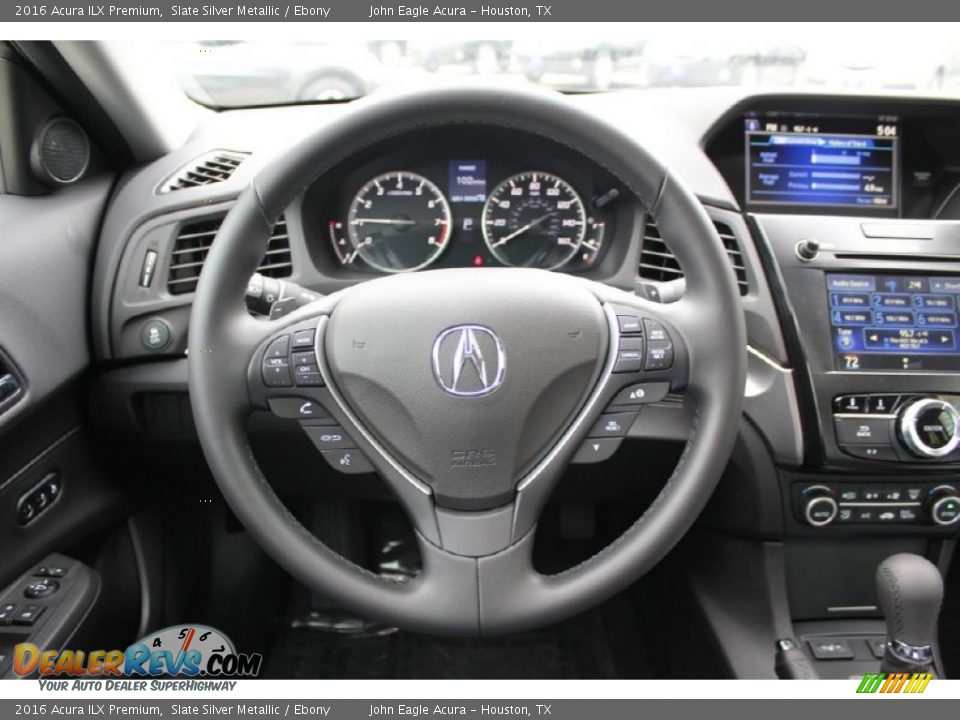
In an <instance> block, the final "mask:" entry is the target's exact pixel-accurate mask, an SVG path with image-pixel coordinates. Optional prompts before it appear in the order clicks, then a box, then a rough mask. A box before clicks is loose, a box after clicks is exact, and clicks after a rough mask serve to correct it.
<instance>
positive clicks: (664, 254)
mask: <svg viewBox="0 0 960 720" xmlns="http://www.w3.org/2000/svg"><path fill="white" fill-rule="evenodd" d="M713 225H714V227H715V228H716V229H717V234H718V235H720V240H721V241H722V242H723V247H724V249H725V250H726V251H727V258H728V259H729V260H730V267H731V269H732V270H733V273H734V275H735V276H736V278H737V286H738V287H739V288H740V294H741V295H746V294H747V293H748V292H750V285H749V283H748V282H747V269H746V266H745V265H744V263H743V254H742V253H741V252H740V245H739V243H738V242H737V236H736V235H735V234H734V232H733V228H731V227H730V226H729V225H727V224H726V223H724V222H720V221H719V220H714V221H713ZM640 277H641V278H643V279H644V280H653V281H656V282H669V281H670V280H678V279H680V278H682V277H683V270H682V269H681V268H680V263H679V262H677V258H676V256H675V255H674V254H673V252H672V251H671V250H670V248H669V247H667V244H666V242H664V240H663V238H662V237H661V236H660V229H659V228H658V227H657V224H656V223H655V222H654V220H653V218H651V217H647V219H646V222H645V224H644V228H643V243H642V245H641V247H640Z"/></svg>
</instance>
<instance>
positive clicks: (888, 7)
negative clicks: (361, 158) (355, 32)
mask: <svg viewBox="0 0 960 720" xmlns="http://www.w3.org/2000/svg"><path fill="white" fill-rule="evenodd" d="M958 19H960V3H945V2H943V0H911V2H909V3H903V2H896V3H895V2H889V1H885V2H878V1H876V0H874V1H871V0H805V2H803V3H789V2H782V1H781V2H773V1H772V0H725V1H724V2H718V1H717V0H670V1H669V2H651V1H650V0H646V1H633V2H629V1H627V0H539V1H538V2H536V3H531V2H526V1H525V0H515V1H513V2H510V1H508V2H474V1H472V0H469V1H463V2H458V1H457V0H453V1H451V0H442V2H426V1H424V2H418V1H417V0H405V1H404V2H396V1H395V0H375V1H374V2H365V1H364V0H299V1H298V2H283V1H277V0H246V2H236V1H234V2H230V1H228V0H205V1H202V2H201V1H200V0H192V1H191V0H180V2H169V1H168V0H141V1H139V2H137V1H134V2H129V1H128V2H122V3H114V4H110V3H107V4H98V3H90V2H88V0H56V1H55V2H46V1H44V0H40V1H38V2H33V3H16V4H8V3H3V4H2V6H0V21H3V22H265V21H266V22H314V23H315V22H384V21H385V22H578V23H581V22H644V21H691V20H696V21H708V22H720V21H733V22H738V23H742V22H748V21H758V20H763V21H771V20H779V21H787V22H802V21H805V20H810V21H823V20H829V21H852V22H863V21H872V20H880V21H897V22H902V21H937V22H940V21H946V20H958ZM904 33H905V39H906V37H907V36H908V35H909V34H911V30H910V28H904Z"/></svg>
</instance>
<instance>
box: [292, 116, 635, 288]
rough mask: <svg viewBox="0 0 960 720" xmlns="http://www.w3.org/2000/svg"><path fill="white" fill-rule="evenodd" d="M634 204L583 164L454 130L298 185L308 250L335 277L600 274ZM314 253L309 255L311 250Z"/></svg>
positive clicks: (473, 130) (478, 130)
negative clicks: (476, 270)
mask: <svg viewBox="0 0 960 720" xmlns="http://www.w3.org/2000/svg"><path fill="white" fill-rule="evenodd" d="M635 206H636V200H635V199H634V198H632V197H631V196H630V195H629V193H627V192H626V191H625V189H624V188H623V186H622V185H621V184H620V183H619V182H618V181H617V180H616V179H615V178H613V177H612V176H611V175H610V174H609V173H607V172H606V171H605V170H604V169H603V168H601V167H599V166H597V165H595V164H594V163H592V161H590V160H589V159H588V158H586V157H584V156H581V155H578V154H577V153H575V152H574V151H572V150H570V149H568V148H565V147H563V146H560V145H557V144H553V143H551V142H549V141H546V140H544V139H542V138H538V137H533V136H527V135H523V134H521V133H518V132H516V131H505V130H497V129H492V128H484V127H470V126H466V127H460V128H457V129H450V130H441V131H436V130H434V131H432V132H430V133H429V135H428V134H418V133H414V134H412V135H408V136H405V137H404V138H403V139H402V140H392V141H385V142H381V143H377V144H375V145H374V146H372V147H371V148H369V149H368V150H367V151H366V152H364V153H361V154H360V155H359V156H356V157H352V158H349V159H348V160H346V161H344V162H342V163H340V164H339V165H338V166H337V167H336V168H335V169H334V170H333V172H331V173H327V174H326V177H325V178H321V179H320V180H318V182H317V183H316V184H315V185H314V186H313V187H311V188H310V189H308V190H307V192H306V197H305V202H304V204H303V208H304V210H303V224H304V227H305V228H306V229H307V232H308V233H309V234H310V236H311V250H312V252H313V254H314V256H315V257H316V256H317V255H321V254H325V256H323V257H320V258H319V260H320V262H321V264H322V265H324V266H325V267H328V268H329V270H330V271H331V272H333V273H334V274H335V275H338V276H344V277H351V276H352V277H354V278H356V277H358V276H359V275H362V274H386V273H397V272H412V271H417V270H423V269H427V268H449V267H491V266H493V267H498V266H500V267H502V266H509V267H534V268H540V269H545V270H557V271H562V272H571V273H587V272H591V271H594V272H602V271H603V268H604V260H605V259H606V257H607V254H608V252H609V249H610V247H612V246H613V247H618V246H620V245H623V244H625V242H626V241H625V240H624V239H622V237H623V235H624V233H625V232H628V231H629V228H630V227H631V223H630V220H629V217H630V215H631V213H632V212H633V211H634V210H635ZM320 245H322V246H323V250H322V251H320V249H319V246H320Z"/></svg>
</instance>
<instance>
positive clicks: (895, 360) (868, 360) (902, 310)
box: [826, 273, 960, 371]
mask: <svg viewBox="0 0 960 720" xmlns="http://www.w3.org/2000/svg"><path fill="white" fill-rule="evenodd" d="M826 279H827V295H828V300H829V306H830V328H831V332H832V334H833V349H834V358H835V361H836V367H837V369H838V370H854V371H855V370H960V347H958V337H957V332H958V331H957V308H958V307H960V276H958V277H923V276H919V275H873V274H869V275H867V274H864V275H849V274H841V273H828V274H827V276H826Z"/></svg>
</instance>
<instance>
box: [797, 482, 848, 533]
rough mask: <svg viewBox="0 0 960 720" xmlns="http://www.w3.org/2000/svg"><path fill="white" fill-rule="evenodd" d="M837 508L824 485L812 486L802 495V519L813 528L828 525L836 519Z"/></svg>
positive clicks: (831, 495) (831, 494)
mask: <svg viewBox="0 0 960 720" xmlns="http://www.w3.org/2000/svg"><path fill="white" fill-rule="evenodd" d="M838 510H839V507H838V506H837V501H836V500H834V499H833V493H832V492H830V488H828V487H826V486H825V485H814V486H813V487H811V488H807V490H806V491H805V492H804V493H803V519H804V520H806V521H807V524H809V525H813V526H814V527H823V526H824V525H829V524H830V523H832V522H833V521H834V520H836V519H837V512H838Z"/></svg>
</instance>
